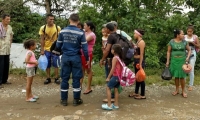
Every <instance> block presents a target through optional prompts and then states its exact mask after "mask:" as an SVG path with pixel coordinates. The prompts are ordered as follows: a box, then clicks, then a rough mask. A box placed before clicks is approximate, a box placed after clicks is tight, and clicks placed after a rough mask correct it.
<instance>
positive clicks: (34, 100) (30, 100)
mask: <svg viewBox="0 0 200 120" xmlns="http://www.w3.org/2000/svg"><path fill="white" fill-rule="evenodd" d="M36 101H37V100H36V99H34V98H30V99H29V100H27V101H26V102H36Z"/></svg>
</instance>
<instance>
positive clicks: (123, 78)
mask: <svg viewBox="0 0 200 120" xmlns="http://www.w3.org/2000/svg"><path fill="white" fill-rule="evenodd" d="M116 58H117V59H118V61H119V62H120V64H121V66H122V72H121V75H119V74H118V78H119V82H120V85H121V86H131V85H133V84H134V82H135V73H134V72H132V71H131V69H129V68H128V67H127V66H125V64H124V63H123V62H122V61H121V60H120V58H119V57H116Z"/></svg>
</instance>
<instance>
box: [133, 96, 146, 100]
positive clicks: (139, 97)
mask: <svg viewBox="0 0 200 120" xmlns="http://www.w3.org/2000/svg"><path fill="white" fill-rule="evenodd" d="M134 98H135V99H137V100H142V99H146V97H145V96H135V97H134Z"/></svg>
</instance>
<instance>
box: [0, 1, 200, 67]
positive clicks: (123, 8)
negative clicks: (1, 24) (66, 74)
mask: <svg viewBox="0 0 200 120" xmlns="http://www.w3.org/2000/svg"><path fill="white" fill-rule="evenodd" d="M28 2H31V3H34V5H36V6H40V7H44V8H45V10H46V13H53V14H55V15H56V16H57V18H56V24H57V25H59V26H61V27H62V28H63V27H64V26H66V24H67V21H66V20H65V19H64V18H62V16H61V15H62V14H63V12H65V13H66V15H67V16H68V15H69V14H70V13H71V12H73V11H74V10H77V11H78V13H79V15H80V18H81V21H82V22H86V21H88V20H89V21H92V22H94V24H95V25H96V28H97V29H96V35H97V42H96V44H95V50H94V59H95V61H98V60H99V59H100V58H101V57H102V51H101V37H102V34H101V29H102V25H103V24H105V23H107V22H109V21H111V20H115V21H117V22H118V26H119V29H121V30H124V31H125V32H127V33H128V34H129V35H130V36H131V37H132V38H133V31H134V29H137V28H141V29H144V30H145V35H144V37H143V39H144V40H145V41H146V48H145V54H146V64H147V67H150V68H159V67H164V63H165V62H166V50H167V44H168V42H169V41H170V40H171V39H172V38H173V30H174V29H176V28H179V29H183V30H184V32H185V33H186V28H187V26H188V25H189V24H193V25H194V26H195V34H197V35H198V36H200V21H199V19H200V14H199V13H200V2H199V0H0V6H1V8H0V13H10V14H11V21H12V23H11V25H12V26H13V30H14V33H15V35H14V42H22V41H23V40H24V39H27V38H35V39H38V38H39V36H38V30H39V28H40V26H41V25H43V24H45V17H44V16H41V15H40V14H38V13H32V11H31V10H30V8H29V6H28V4H26V3H28ZM74 2H77V5H76V6H73V3H74ZM182 6H184V7H185V8H192V9H194V10H193V11H190V12H188V13H184V12H183V11H184V8H182ZM133 41H134V40H133ZM197 66H198V67H200V61H199V60H197Z"/></svg>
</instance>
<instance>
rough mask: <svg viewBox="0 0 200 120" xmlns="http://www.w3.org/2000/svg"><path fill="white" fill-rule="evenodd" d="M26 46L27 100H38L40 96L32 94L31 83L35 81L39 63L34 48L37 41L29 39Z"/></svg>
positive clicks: (25, 43)
mask: <svg viewBox="0 0 200 120" xmlns="http://www.w3.org/2000/svg"><path fill="white" fill-rule="evenodd" d="M24 48H25V49H27V52H26V58H25V63H26V73H27V77H26V79H27V84H26V101H27V102H36V100H37V99H38V98H39V97H38V96H35V95H33V94H32V90H31V85H32V82H33V77H34V76H35V72H36V67H37V65H38V62H37V60H36V58H35V54H34V52H33V51H34V50H35V48H36V43H35V41H34V40H28V41H25V42H24Z"/></svg>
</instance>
